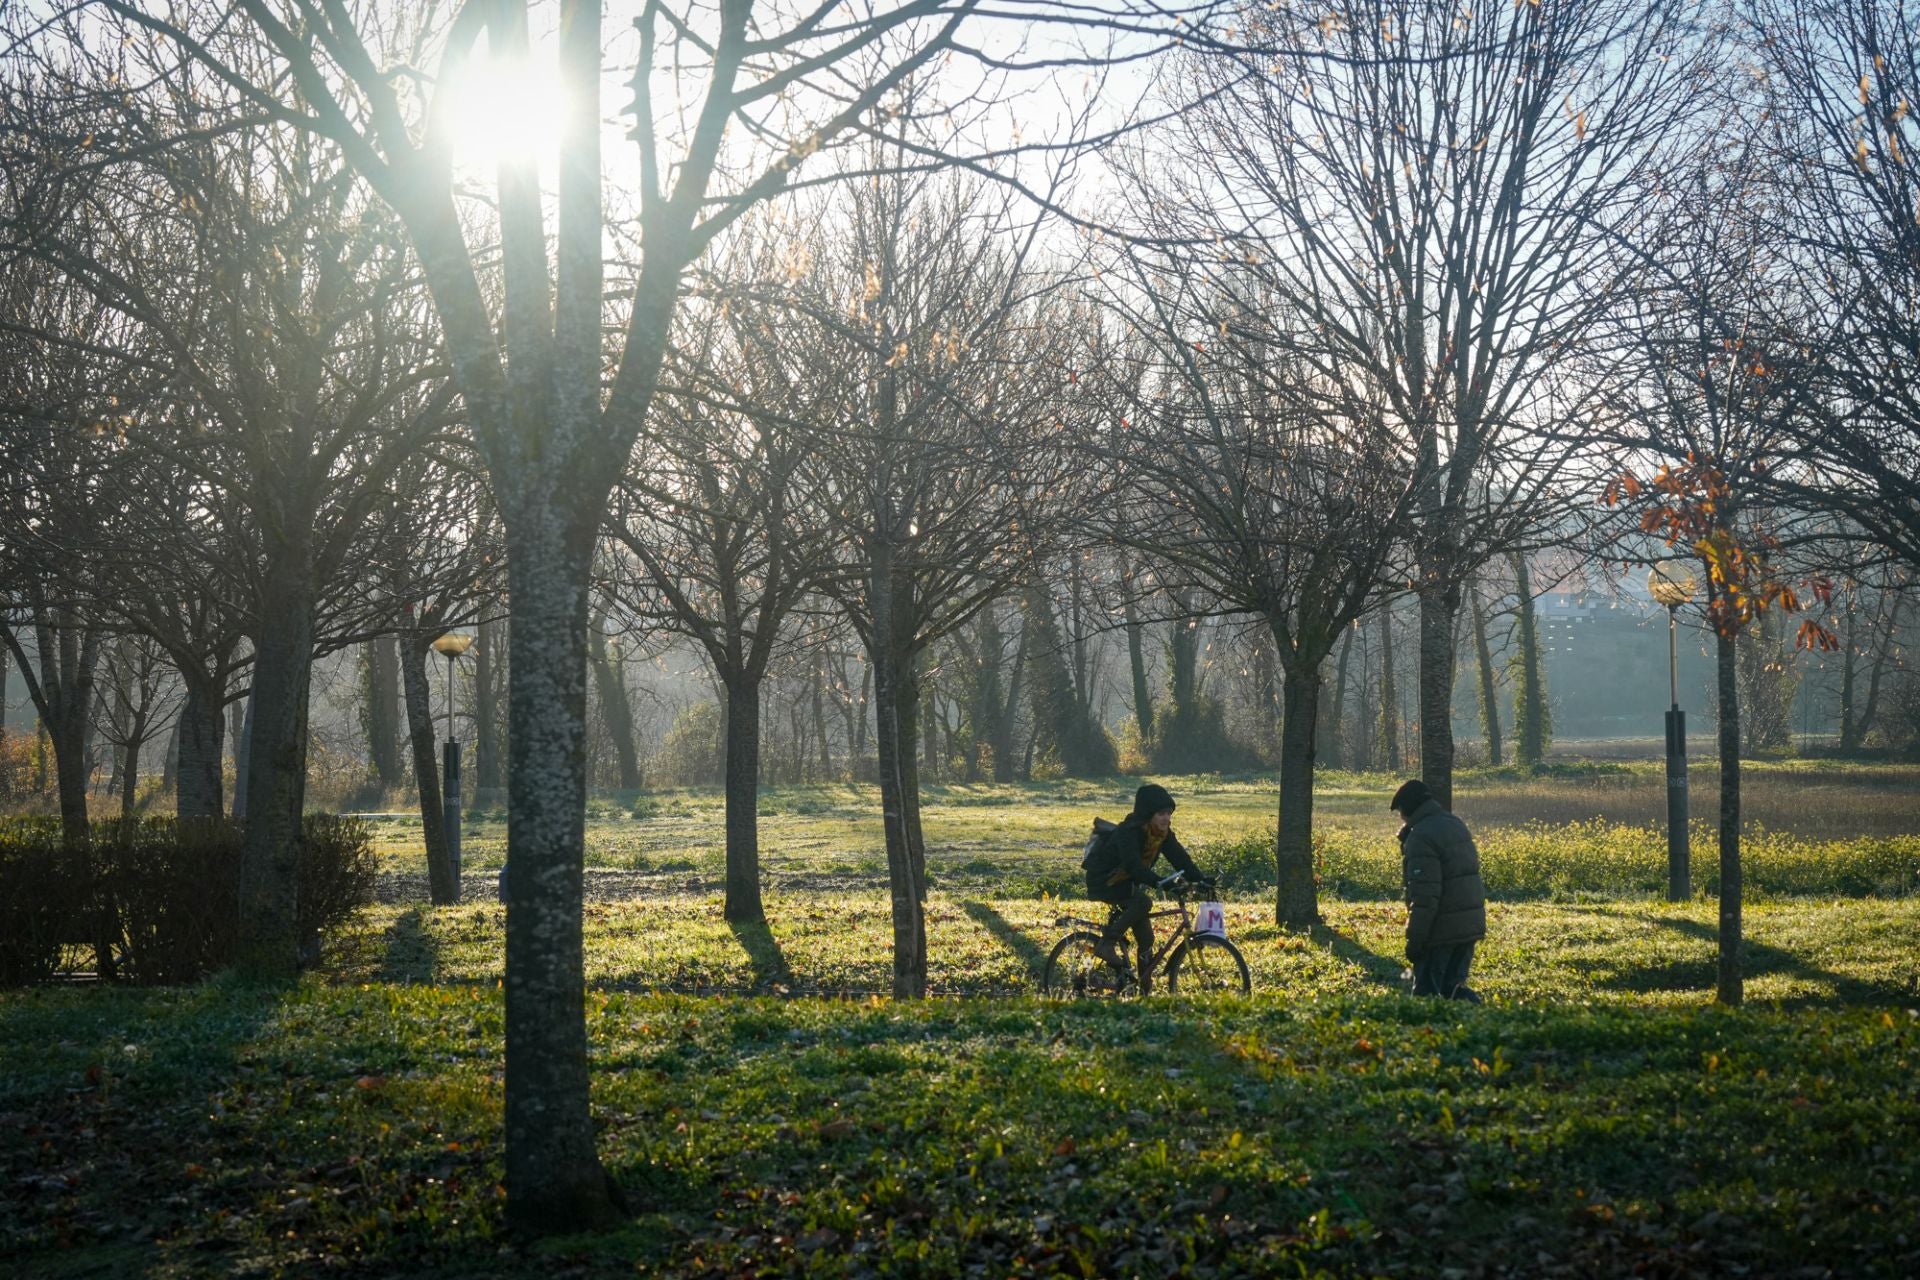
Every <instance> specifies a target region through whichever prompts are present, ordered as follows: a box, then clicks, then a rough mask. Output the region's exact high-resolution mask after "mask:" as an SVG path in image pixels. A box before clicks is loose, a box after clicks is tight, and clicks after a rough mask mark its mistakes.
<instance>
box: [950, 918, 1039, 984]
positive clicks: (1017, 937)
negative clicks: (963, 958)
mask: <svg viewBox="0 0 1920 1280" xmlns="http://www.w3.org/2000/svg"><path fill="white" fill-rule="evenodd" d="M960 907H961V910H963V911H965V912H966V913H967V914H968V915H969V916H972V917H973V919H974V921H975V922H976V923H977V924H979V925H980V926H981V927H982V928H984V929H985V930H986V931H987V932H988V933H991V934H992V935H993V936H994V937H996V938H998V939H999V940H1000V941H1001V942H1003V943H1005V944H1006V946H1007V950H1009V951H1011V952H1013V954H1014V955H1016V956H1018V957H1019V958H1020V963H1021V964H1023V965H1025V966H1026V968H1027V972H1028V973H1029V974H1031V975H1033V977H1035V978H1038V977H1039V976H1040V970H1041V969H1042V968H1043V967H1044V966H1045V965H1046V963H1047V952H1046V948H1044V947H1042V946H1041V945H1040V944H1039V943H1037V942H1035V941H1034V940H1033V939H1032V938H1030V937H1028V936H1027V935H1026V933H1024V932H1023V931H1021V930H1020V929H1019V928H1017V927H1015V926H1014V924H1013V923H1012V922H1011V921H1009V920H1008V919H1007V918H1006V917H1005V916H1003V915H1001V914H1000V913H999V912H998V911H995V910H994V909H993V908H992V907H990V906H988V905H987V904H986V903H984V902H963V903H961V904H960Z"/></svg>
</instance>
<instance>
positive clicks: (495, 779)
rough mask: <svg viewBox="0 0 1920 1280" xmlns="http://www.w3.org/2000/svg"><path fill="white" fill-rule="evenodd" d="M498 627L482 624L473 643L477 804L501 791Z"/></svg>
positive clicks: (475, 633) (475, 795)
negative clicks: (497, 684) (497, 696)
mask: <svg viewBox="0 0 1920 1280" xmlns="http://www.w3.org/2000/svg"><path fill="white" fill-rule="evenodd" d="M499 629H500V624H499V623H497V622H488V621H484V620H483V621H482V622H481V623H480V625H479V626H477V627H475V628H474V640H473V786H474V798H475V800H476V801H478V799H479V798H480V797H481V796H482V795H486V796H487V797H488V799H489V800H491V799H492V795H491V793H493V792H495V791H498V790H499V789H500V708H499V706H498V705H497V704H496V701H495V683H496V681H497V680H498V679H499V672H498V671H497V670H496V668H497V667H498V665H499V655H498V654H497V653H496V652H495V649H496V647H497V646H498V644H499Z"/></svg>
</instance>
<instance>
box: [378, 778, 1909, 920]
mask: <svg viewBox="0 0 1920 1280" xmlns="http://www.w3.org/2000/svg"><path fill="white" fill-rule="evenodd" d="M1746 771H1747V773H1748V777H1747V778H1746V781H1745V788H1744V795H1745V798H1746V813H1747V816H1748V823H1747V829H1746V833H1745V838H1744V842H1745V846H1746V866H1747V887H1748V892H1749V894H1750V895H1754V896H1759V897H1768V896H1777V895H1801V894H1814V895H1823V894H1826V895H1832V894H1841V895H1855V896H1863V895H1879V896H1889V895H1891V896H1898V895H1904V894H1910V893H1913V892H1915V891H1916V889H1920V768H1914V767H1912V766H1904V765H1854V764H1846V765H1840V764H1834V763H1831V762H1808V761H1788V762H1783V763H1778V764H1773V763H1768V764H1749V765H1748V766H1747V770H1746ZM1694 782H1695V785H1694V788H1693V798H1694V804H1693V813H1694V815H1695V820H1694V822H1693V849H1694V857H1693V872H1694V879H1693V883H1694V888H1695V891H1696V892H1707V893H1711V892H1713V891H1714V889H1715V887H1716V885H1717V878H1718V877H1717V868H1716V862H1715V852H1714V850H1715V843H1714V841H1715V837H1714V832H1713V827H1712V823H1711V819H1710V816H1709V815H1711V814H1712V813H1713V806H1714V804H1715V803H1716V802H1717V801H1716V792H1715V785H1714V777H1713V775H1712V774H1711V772H1709V771H1703V770H1696V773H1695V780H1694ZM1172 785H1173V789H1174V792H1175V794H1176V795H1177V796H1178V797H1179V800H1180V808H1179V811H1178V813H1177V814H1176V815H1175V826H1176V828H1177V829H1178V831H1179V832H1180V836H1181V839H1182V840H1184V841H1185V842H1186V843H1187V845H1188V846H1189V847H1190V848H1193V849H1194V850H1195V851H1196V852H1198V853H1200V854H1201V855H1202V856H1203V863H1205V862H1206V859H1207V858H1211V859H1212V863H1210V864H1207V865H1211V866H1221V865H1231V866H1234V867H1236V868H1238V870H1239V882H1240V883H1241V884H1242V886H1243V887H1247V888H1252V887H1254V886H1256V885H1258V884H1260V883H1268V882H1270V877H1271V872H1270V871H1267V870H1265V869H1264V867H1265V863H1266V861H1267V855H1266V852H1265V848H1264V845H1263V842H1265V841H1269V840H1270V839H1271V837H1272V832H1273V827H1274V820H1275V806H1276V804H1277V795H1278V793H1277V788H1276V785H1275V783H1274V781H1273V780H1272V779H1271V778H1266V777H1251V778H1228V779H1222V778H1206V777H1201V778H1180V779H1174V780H1172ZM1132 787H1133V783H1132V782H1131V781H1130V780H1114V781H1102V782H1083V781H1072V780H1068V781H1059V782H1044V783H1027V784H1007V785H993V784H979V785H971V786H968V785H959V784H955V785H950V786H930V787H928V788H927V789H926V802H925V806H924V810H925V812H924V825H925V829H926V838H927V847H928V853H927V856H928V866H929V870H930V873H931V875H932V878H933V880H934V882H935V883H936V884H938V885H941V886H943V887H945V888H947V889H949V890H951V891H953V892H956V893H959V892H971V893H976V894H980V893H984V894H993V895H1009V896H1033V895H1036V894H1038V893H1040V892H1042V891H1046V892H1052V893H1056V894H1061V893H1065V894H1071V893H1073V892H1075V891H1076V882H1077V879H1078V869H1077V867H1076V865H1075V863H1076V860H1077V852H1078V846H1079V844H1080V842H1081V841H1082V840H1084V838H1085V835H1086V830H1087V827H1088V824H1089V823H1090V822H1091V821H1092V819H1093V818H1094V816H1096V815H1104V816H1109V817H1118V816H1120V815H1121V814H1123V813H1124V812H1125V811H1126V808H1127V805H1128V803H1129V800H1130V797H1131V794H1132ZM1665 787H1666V784H1665V780H1664V777H1663V775H1662V774H1661V772H1660V768H1659V766H1658V765H1645V764H1635V765H1627V764H1618V763H1588V764H1560V765H1556V766H1553V767H1552V768H1551V769H1549V770H1547V771H1546V772H1544V773H1542V774H1540V775H1538V776H1536V775H1533V774H1522V773H1520V772H1519V771H1516V770H1512V769H1502V770H1468V771H1464V772H1463V773H1462V775H1461V779H1460V785H1459V788H1458V794H1457V796H1456V800H1455V808H1456V810H1457V811H1458V812H1460V813H1461V814H1462V815H1463V816H1464V817H1465V818H1466V819H1467V820H1468V822H1469V823H1471V824H1472V826H1473V828H1474V830H1475V832H1476V835H1477V836H1478V838H1479V842H1480V846H1481V849H1482V852H1483V853H1484V855H1485V857H1486V861H1487V867H1486V870H1487V881H1488V885H1489V888H1490V890H1491V892H1493V893H1494V894H1495V895H1496V896H1501V897H1507V898H1558V899H1578V898H1581V897H1593V896H1596V895H1598V896H1604V897H1617V896H1622V895H1626V896H1638V895H1653V894H1659V893H1662V892H1664V890H1665V886H1666V836H1665V807H1664V806H1665ZM1391 792H1392V781H1391V780H1390V779H1388V778H1386V777H1384V776H1382V775H1365V774H1347V773H1329V774H1325V775H1323V776H1322V777H1321V778H1320V779H1319V780H1318V785H1317V787H1316V790H1315V797H1314V805H1315V819H1316V833H1317V838H1318V845H1319V850H1318V852H1319V856H1320V859H1321V874H1322V882H1323V886H1324V890H1325V892H1326V893H1327V894H1328V895H1330V896H1334V897H1347V898H1354V899H1375V898H1383V897H1385V898H1393V897H1397V895H1398V891H1399V890H1398V885H1399V863H1398V850H1397V847H1396V845H1395V844H1394V840H1393V833H1394V830H1395V828H1396V826H1397V823H1396V821H1395V819H1394V818H1393V817H1392V815H1391V814H1389V813H1388V812H1387V811H1386V799H1385V797H1386V796H1388V795H1390V794H1391ZM635 812H639V813H642V814H644V815H645V816H644V817H639V818H636V817H634V816H632V815H633V813H635ZM722 815H723V798H722V796H721V794H720V792H719V791H718V790H715V789H711V788H706V789H691V790H677V791H665V792H658V793H650V794H647V795H645V796H643V797H641V798H640V799H639V800H637V801H636V800H628V801H627V802H625V803H623V804H616V803H614V802H613V801H612V800H610V799H599V800H596V801H595V802H594V803H593V805H591V806H590V810H589V821H588V828H587V844H586V864H587V867H588V869H589V871H590V872H597V873H610V874H606V875H603V877H602V878H603V879H604V880H605V883H606V885H607V888H606V889H605V890H604V892H606V893H609V894H627V893H632V892H636V891H638V890H640V889H642V888H644V889H646V890H648V891H658V890H672V891H684V890H687V889H689V888H692V889H696V890H697V889H700V888H704V887H709V886H712V885H714V884H715V883H716V882H717V881H718V880H719V878H720V876H721V875H722V874H723V870H724V864H725V853H724V848H725V832H724V827H723V822H722ZM504 819H505V813H504V811H503V810H487V811H484V812H482V813H479V814H469V815H468V822H467V824H466V828H465V838H464V846H465V857H466V865H467V866H468V867H469V868H471V869H473V871H474V872H475V873H476V874H479V875H484V874H487V873H489V872H491V871H494V870H497V868H498V867H499V865H500V863H501V862H502V861H503V860H504V858H505V856H506V823H505V821H504ZM376 830H377V831H378V833H379V836H380V841H381V848H382V850H383V852H384V854H385V862H386V865H387V867H388V868H389V869H390V870H393V871H395V872H398V873H404V874H410V875H414V876H419V877H424V875H425V862H424V853H423V850H422V845H421V841H420V833H419V824H418V823H417V822H415V821H406V820H402V821H387V822H382V823H379V824H377V826H376ZM760 832H761V848H762V854H761V861H762V868H763V871H764V874H765V877H766V881H767V883H768V884H769V885H771V886H773V887H775V888H779V889H786V890H794V891H800V890H808V891H813V890H838V889H847V888H861V887H867V888H872V887H878V886H880V885H884V884H885V882H886V856H885V847H884V841H883V836H882V832H881V826H880V805H879V795H878V792H877V790H876V789H875V788H873V787H868V786H860V785H854V784H833V785H821V786H808V787H772V788H768V789H766V790H765V791H764V792H763V794H762V797H761V801H760ZM1263 876H1264V877H1267V878H1268V879H1266V880H1263V879H1262V877H1263Z"/></svg>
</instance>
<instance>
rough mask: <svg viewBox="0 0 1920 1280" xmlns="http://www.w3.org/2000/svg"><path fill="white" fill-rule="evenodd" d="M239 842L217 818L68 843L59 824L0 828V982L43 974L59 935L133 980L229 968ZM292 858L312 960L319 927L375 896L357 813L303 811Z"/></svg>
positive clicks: (98, 828)
mask: <svg viewBox="0 0 1920 1280" xmlns="http://www.w3.org/2000/svg"><path fill="white" fill-rule="evenodd" d="M241 839H242V828H241V827H239V826H237V825H235V824H233V823H230V822H227V821H225V820H224V819H201V820H195V821H188V822H180V821H177V820H175V819H172V818H147V819H144V820H141V819H124V820H120V819H116V820H113V821H108V822H101V823H97V824H95V826H94V829H93V840H92V843H91V845H90V847H88V848H84V849H78V850H76V849H71V848H67V847H65V846H63V844H62V843H61V839H60V829H59V824H58V823H57V822H53V821H50V820H47V821H20V822H14V823H11V824H8V825H7V826H5V827H0V983H3V984H7V985H18V984H20V983H25V982H33V981H37V980H39V979H42V978H45V977H46V976H48V975H49V974H51V973H52V972H53V970H54V967H55V966H56V965H57V963H58V961H59V956H60V951H61V948H62V946H63V945H64V944H67V943H71V942H89V941H92V940H93V938H94V936H95V934H96V933H99V934H100V935H102V936H103V937H104V938H105V939H107V940H108V941H110V942H111V943H112V944H113V946H114V948H115V950H116V951H117V952H118V955H119V961H120V963H119V971H120V974H121V976H123V977H125V978H127V979H129V980H131V981H134V982H138V983H143V984H150V985H156V984H173V983H186V982H194V981H197V980H198V979H200V978H202V977H205V976H206V975H207V974H209V973H211V972H213V971H214V970H216V969H220V968H222V967H224V966H226V965H227V964H229V963H231V961H232V960H233V958H234V954H235V950H236V947H237V946H238V943H239V941H240V933H239V910H238V902H237V898H238V889H239V886H238V879H237V872H238V869H239V866H240V845H241ZM295 867H296V872H295V874H296V875H297V876H298V879H299V888H298V893H299V915H298V920H297V927H298V929H299V932H300V936H301V937H302V938H303V939H306V940H307V942H306V944H305V949H306V950H307V952H308V953H309V958H315V957H317V946H318V940H319V938H320V936H321V935H322V934H325V933H328V932H331V931H333V930H335V929H338V928H339V927H340V926H341V925H343V924H345V923H346V921H347V920H348V918H349V917H350V916H351V915H352V914H353V912H354V911H355V910H356V909H358V908H359V907H361V906H363V905H365V904H367V903H369V902H371V901H372V900H373V878H374V868H375V859H374V852H373V839H372V835H371V833H370V832H369V831H368V830H367V828H366V826H365V825H364V824H362V823H361V822H359V821H357V820H354V819H347V818H339V817H335V816H332V815H327V814H312V815H309V816H308V817H307V819H306V821H305V823H304V824H303V827H302V833H301V838H300V845H299V849H298V854H297V857H296V860H295ZM101 912H104V913H106V918H105V919H104V920H100V919H98V918H97V917H96V916H95V915H94V913H101Z"/></svg>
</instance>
